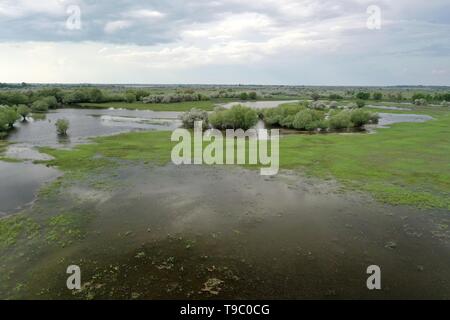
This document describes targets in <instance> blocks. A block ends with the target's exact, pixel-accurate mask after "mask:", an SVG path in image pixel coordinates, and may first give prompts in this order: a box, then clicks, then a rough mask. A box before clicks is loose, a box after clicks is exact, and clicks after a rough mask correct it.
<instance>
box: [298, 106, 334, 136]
mask: <svg viewBox="0 0 450 320" xmlns="http://www.w3.org/2000/svg"><path fill="white" fill-rule="evenodd" d="M292 127H293V128H295V129H298V130H307V131H312V130H316V129H319V128H320V129H324V128H326V123H325V114H324V113H323V112H320V111H317V110H311V109H305V110H302V111H300V112H298V113H297V114H296V115H295V116H294V119H293V122H292Z"/></svg>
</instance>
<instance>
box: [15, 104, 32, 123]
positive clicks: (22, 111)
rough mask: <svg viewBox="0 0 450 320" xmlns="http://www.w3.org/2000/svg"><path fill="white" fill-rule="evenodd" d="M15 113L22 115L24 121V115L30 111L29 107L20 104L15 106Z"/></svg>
mask: <svg viewBox="0 0 450 320" xmlns="http://www.w3.org/2000/svg"><path fill="white" fill-rule="evenodd" d="M17 113H18V114H19V115H20V116H21V117H22V119H23V120H24V121H25V120H26V117H27V116H28V115H29V114H30V113H31V109H30V108H28V106H26V105H24V104H21V105H19V106H18V107H17Z"/></svg>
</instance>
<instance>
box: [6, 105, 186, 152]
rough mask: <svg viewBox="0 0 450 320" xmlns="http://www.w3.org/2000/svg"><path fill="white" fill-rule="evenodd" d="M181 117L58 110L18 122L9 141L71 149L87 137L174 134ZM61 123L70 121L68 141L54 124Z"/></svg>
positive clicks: (146, 113)
mask: <svg viewBox="0 0 450 320" xmlns="http://www.w3.org/2000/svg"><path fill="white" fill-rule="evenodd" d="M178 115H179V113H178V112H157V111H137V110H122V109H112V110H104V109H99V110H91V109H58V110H54V111H51V112H49V113H47V114H45V117H44V118H43V119H40V120H33V119H32V118H31V119H29V120H30V121H28V122H17V123H16V125H15V127H16V129H15V130H14V131H12V132H11V133H10V134H9V136H8V141H11V142H20V143H21V144H28V145H32V146H55V147H58V146H61V145H65V146H68V145H74V144H76V143H80V142H83V141H85V140H86V138H88V137H97V136H104V135H112V134H117V133H122V132H127V131H132V130H171V129H174V128H176V127H178V126H179V125H180V122H179V120H178V119H177V117H178ZM58 119H67V120H69V122H70V128H69V131H68V133H69V138H68V139H61V138H60V137H58V135H57V134H56V129H55V122H56V120H58Z"/></svg>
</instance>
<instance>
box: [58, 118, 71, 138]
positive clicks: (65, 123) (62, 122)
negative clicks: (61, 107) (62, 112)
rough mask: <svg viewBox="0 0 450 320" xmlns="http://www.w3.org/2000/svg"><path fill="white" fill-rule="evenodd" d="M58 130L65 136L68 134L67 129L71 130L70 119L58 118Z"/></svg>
mask: <svg viewBox="0 0 450 320" xmlns="http://www.w3.org/2000/svg"><path fill="white" fill-rule="evenodd" d="M55 126H56V132H57V133H58V134H59V135H62V136H65V135H67V130H69V120H67V119H58V120H56V123H55Z"/></svg>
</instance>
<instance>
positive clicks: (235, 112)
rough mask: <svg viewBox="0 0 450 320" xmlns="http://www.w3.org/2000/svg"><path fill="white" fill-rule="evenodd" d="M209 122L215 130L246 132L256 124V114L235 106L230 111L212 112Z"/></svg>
mask: <svg viewBox="0 0 450 320" xmlns="http://www.w3.org/2000/svg"><path fill="white" fill-rule="evenodd" d="M209 120H210V123H211V125H212V126H213V127H215V128H217V129H243V130H247V129H249V128H251V127H253V126H254V125H255V124H256V123H257V122H258V114H257V113H256V111H255V110H253V109H251V108H248V107H245V106H242V105H235V106H233V107H232V108H231V109H227V110H221V111H215V112H213V113H212V114H211V115H210V117H209Z"/></svg>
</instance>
